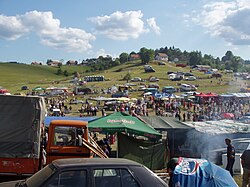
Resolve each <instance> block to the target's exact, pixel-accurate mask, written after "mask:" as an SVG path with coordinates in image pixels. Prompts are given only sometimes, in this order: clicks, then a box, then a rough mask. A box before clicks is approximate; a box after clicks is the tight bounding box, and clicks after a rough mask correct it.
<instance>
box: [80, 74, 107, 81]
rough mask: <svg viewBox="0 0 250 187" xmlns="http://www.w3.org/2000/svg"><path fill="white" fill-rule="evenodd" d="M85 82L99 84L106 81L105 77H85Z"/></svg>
mask: <svg viewBox="0 0 250 187" xmlns="http://www.w3.org/2000/svg"><path fill="white" fill-rule="evenodd" d="M84 80H85V81H86V82H99V81H105V78H104V76H103V75H94V76H85V77H84Z"/></svg>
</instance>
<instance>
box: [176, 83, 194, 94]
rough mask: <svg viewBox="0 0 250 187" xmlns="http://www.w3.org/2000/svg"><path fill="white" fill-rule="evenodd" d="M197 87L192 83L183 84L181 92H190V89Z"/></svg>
mask: <svg viewBox="0 0 250 187" xmlns="http://www.w3.org/2000/svg"><path fill="white" fill-rule="evenodd" d="M195 90H197V88H196V87H195V86H194V85H190V84H181V87H180V91H181V92H189V91H195Z"/></svg>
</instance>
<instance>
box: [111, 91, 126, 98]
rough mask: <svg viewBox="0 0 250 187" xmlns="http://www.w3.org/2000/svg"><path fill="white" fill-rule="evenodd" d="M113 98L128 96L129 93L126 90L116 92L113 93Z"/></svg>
mask: <svg viewBox="0 0 250 187" xmlns="http://www.w3.org/2000/svg"><path fill="white" fill-rule="evenodd" d="M111 97H112V98H118V97H128V93H124V92H116V93H113V94H112V95H111Z"/></svg>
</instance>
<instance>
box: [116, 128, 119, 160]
mask: <svg viewBox="0 0 250 187" xmlns="http://www.w3.org/2000/svg"><path fill="white" fill-rule="evenodd" d="M116 144H117V146H116V158H118V156H119V154H118V149H119V141H118V133H116Z"/></svg>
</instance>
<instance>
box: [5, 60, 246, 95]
mask: <svg viewBox="0 0 250 187" xmlns="http://www.w3.org/2000/svg"><path fill="white" fill-rule="evenodd" d="M150 65H152V66H153V68H154V69H155V70H156V72H153V73H145V72H144V66H143V65H142V64H140V63H139V62H127V63H125V64H122V65H120V66H117V67H114V68H111V69H108V70H105V71H100V72H95V73H93V72H92V73H88V74H87V73H83V72H85V71H86V69H87V67H84V66H66V65H64V66H62V67H61V69H62V71H65V70H66V71H68V73H69V76H68V77H65V76H64V75H56V73H57V71H58V68H57V67H50V66H47V65H42V66H38V65H36V66H34V65H27V64H12V63H0V73H1V77H0V86H2V87H4V88H6V89H8V90H10V91H11V93H16V92H20V88H21V86H23V85H27V86H29V87H30V88H34V87H36V86H42V87H49V86H55V82H59V84H57V86H71V85H70V84H69V80H71V79H72V78H73V73H74V72H79V73H80V74H81V75H82V76H86V75H91V74H92V75H104V76H105V78H106V79H108V80H109V81H105V82H91V83H88V86H89V87H92V88H96V89H102V88H108V87H111V86H113V85H120V84H125V83H126V81H124V80H122V79H123V77H124V76H125V75H126V74H127V73H130V74H131V77H132V78H133V77H141V78H142V79H144V80H148V79H149V78H150V77H151V76H154V77H157V78H159V79H160V81H159V82H158V84H159V85H160V87H162V86H174V87H176V88H178V87H179V86H178V84H180V83H190V84H195V85H199V87H198V90H197V91H198V92H206V93H207V92H214V93H219V94H221V93H227V92H239V89H240V88H241V87H243V86H245V84H246V82H244V81H240V80H238V81H235V79H234V78H233V77H232V75H231V74H223V77H222V79H223V81H222V83H221V84H219V79H215V78H213V79H209V78H208V77H209V75H206V74H204V73H202V72H198V71H192V73H193V74H194V75H195V76H198V77H200V79H198V80H196V81H170V80H168V75H167V72H168V71H174V72H176V71H182V72H189V71H190V68H189V67H185V68H182V67H175V65H174V64H172V63H167V64H166V65H158V64H157V62H152V63H150ZM211 81H212V82H211ZM239 81H240V82H239ZM146 83H148V81H147V82H146ZM137 84H138V85H139V83H137ZM140 95H141V93H132V97H138V96H140Z"/></svg>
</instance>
